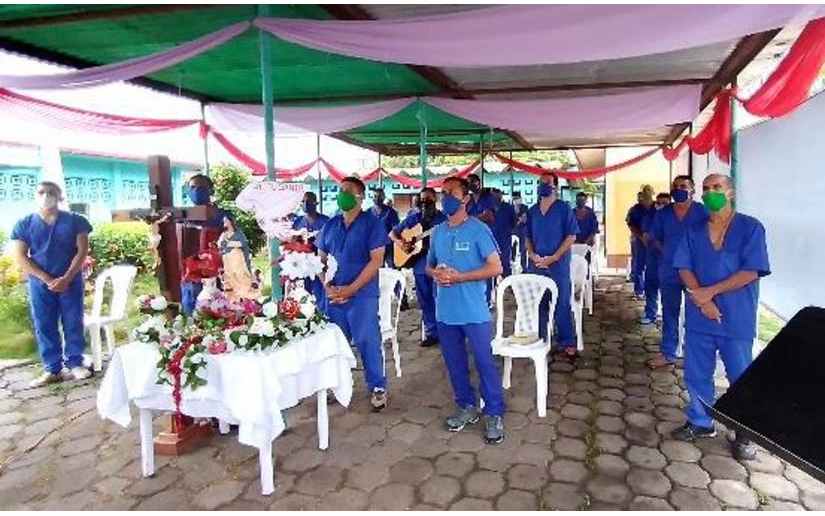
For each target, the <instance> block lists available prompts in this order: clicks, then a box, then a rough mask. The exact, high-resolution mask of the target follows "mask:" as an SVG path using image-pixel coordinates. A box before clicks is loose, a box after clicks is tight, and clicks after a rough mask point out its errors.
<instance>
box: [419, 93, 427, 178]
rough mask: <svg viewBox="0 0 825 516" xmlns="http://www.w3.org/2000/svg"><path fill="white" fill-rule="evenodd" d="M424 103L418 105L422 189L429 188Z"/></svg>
mask: <svg viewBox="0 0 825 516" xmlns="http://www.w3.org/2000/svg"><path fill="white" fill-rule="evenodd" d="M424 117H425V115H424V103H419V105H418V130H419V132H418V161H420V162H421V187H422V188H426V187H427V121H426V119H425V118H424Z"/></svg>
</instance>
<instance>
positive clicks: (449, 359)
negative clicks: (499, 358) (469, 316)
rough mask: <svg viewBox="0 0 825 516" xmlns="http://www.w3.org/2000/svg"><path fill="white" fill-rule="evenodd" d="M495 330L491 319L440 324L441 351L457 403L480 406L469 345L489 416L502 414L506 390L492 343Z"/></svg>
mask: <svg viewBox="0 0 825 516" xmlns="http://www.w3.org/2000/svg"><path fill="white" fill-rule="evenodd" d="M492 331H493V329H492V326H491V325H490V323H489V322H485V323H477V324H463V325H453V324H444V323H441V322H439V323H438V337H439V341H440V342H441V354H442V355H443V356H444V364H445V365H446V366H447V373H448V374H449V376H450V383H451V384H452V386H453V392H454V393H455V402H456V405H458V406H459V407H462V408H465V407H475V406H477V404H476V393H475V389H473V386H472V384H471V383H470V365H469V360H468V358H467V344H469V345H470V349H472V352H473V360H474V361H475V364H476V371H478V377H479V383H480V390H481V397H482V398H483V399H484V413H485V414H487V415H490V416H503V415H504V410H505V408H504V390H503V389H502V387H501V375H500V374H499V370H498V366H496V362H495V359H494V358H493V348H492V346H491V344H490V341H491V340H492V336H493V333H492ZM465 341H466V343H465Z"/></svg>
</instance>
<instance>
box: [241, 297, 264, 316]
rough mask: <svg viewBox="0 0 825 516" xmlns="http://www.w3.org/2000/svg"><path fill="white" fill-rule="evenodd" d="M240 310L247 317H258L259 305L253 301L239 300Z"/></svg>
mask: <svg viewBox="0 0 825 516" xmlns="http://www.w3.org/2000/svg"><path fill="white" fill-rule="evenodd" d="M240 303H241V308H242V309H243V312H244V313H245V314H247V315H258V314H260V313H261V304H260V303H258V302H257V301H255V300H254V299H241V301H240Z"/></svg>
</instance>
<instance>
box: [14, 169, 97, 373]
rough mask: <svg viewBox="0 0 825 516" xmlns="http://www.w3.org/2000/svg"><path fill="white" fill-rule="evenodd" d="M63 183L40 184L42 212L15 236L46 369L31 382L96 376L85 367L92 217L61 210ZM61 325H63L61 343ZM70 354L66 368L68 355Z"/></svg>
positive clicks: (23, 223)
mask: <svg viewBox="0 0 825 516" xmlns="http://www.w3.org/2000/svg"><path fill="white" fill-rule="evenodd" d="M62 200H63V194H62V192H61V190H60V187H59V186H58V185H57V184H55V183H52V182H50V181H43V182H42V183H40V184H39V185H37V190H36V193H35V201H36V202H37V212H35V213H32V214H30V215H27V216H26V217H24V218H22V219H21V220H19V221H18V222H17V224H15V225H14V229H13V230H12V233H11V240H13V241H14V242H15V254H16V258H17V263H18V265H19V266H20V269H21V270H22V271H23V272H24V273H25V274H26V275H27V276H28V287H29V289H28V290H29V306H30V310H31V316H32V320H33V321H32V322H33V323H34V335H35V338H36V340H37V351H38V352H39V354H40V360H41V361H42V363H43V369H44V372H43V374H42V375H41V376H40V377H38V378H36V379H34V380H33V381H32V382H31V384H30V385H31V387H40V386H43V385H46V384H50V383H55V382H60V381H62V380H64V379H70V378H71V379H75V380H82V379H85V378H88V377H89V376H91V372H90V371H89V370H88V369H87V368H85V367H83V350H84V349H85V348H86V340H85V338H84V336H83V275H82V274H80V271H81V269H82V268H83V261H84V260H85V259H86V255H87V254H88V252H89V233H91V231H92V226H91V225H90V224H89V222H88V221H87V220H86V219H85V218H83V217H81V216H80V215H76V214H74V213H69V212H65V211H61V210H59V209H58V204H59V203H60V201H62ZM58 325H62V327H63V340H64V341H65V349H64V346H63V343H61V338H60V332H59V330H58ZM64 355H65V357H66V358H65V360H66V361H65V366H66V368H67V369H68V370H67V371H64V369H63V366H64V361H63V357H64Z"/></svg>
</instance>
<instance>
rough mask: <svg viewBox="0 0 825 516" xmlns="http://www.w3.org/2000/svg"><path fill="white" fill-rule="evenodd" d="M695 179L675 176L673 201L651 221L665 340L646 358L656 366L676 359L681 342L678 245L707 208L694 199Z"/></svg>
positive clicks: (702, 218)
mask: <svg viewBox="0 0 825 516" xmlns="http://www.w3.org/2000/svg"><path fill="white" fill-rule="evenodd" d="M693 188H694V184H693V179H691V177H690V176H676V177H674V178H673V184H672V189H671V192H670V194H671V197H673V204H670V205H669V206H666V207H664V208H662V209H661V210H659V211H657V212H656V214H655V215H654V216H653V222H652V224H651V227H652V231H650V234H651V236H652V239H651V240H650V244H651V245H652V246H654V247H655V248H656V249H657V250H658V251H659V289H660V291H661V295H662V343H661V345H660V346H659V348H660V353H659V355H658V356H656V357H655V358H652V359H651V360H649V361H648V362H647V365H648V366H649V367H651V368H653V369H656V368H660V367H668V366H671V365H673V364H674V363H675V362H676V348H677V347H678V344H679V314H680V313H681V308H682V290H683V289H684V286H683V284H682V280H681V279H680V277H679V274H678V273H677V272H676V269H675V268H674V267H673V255H674V254H675V253H676V247H677V246H678V245H679V242H680V241H681V240H682V237H684V235H685V231H687V229H688V228H690V227H692V226H695V225H697V224H704V223H705V222H707V220H708V212H707V210H705V207H704V206H702V203H698V202H693V200H692V197H693Z"/></svg>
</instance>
